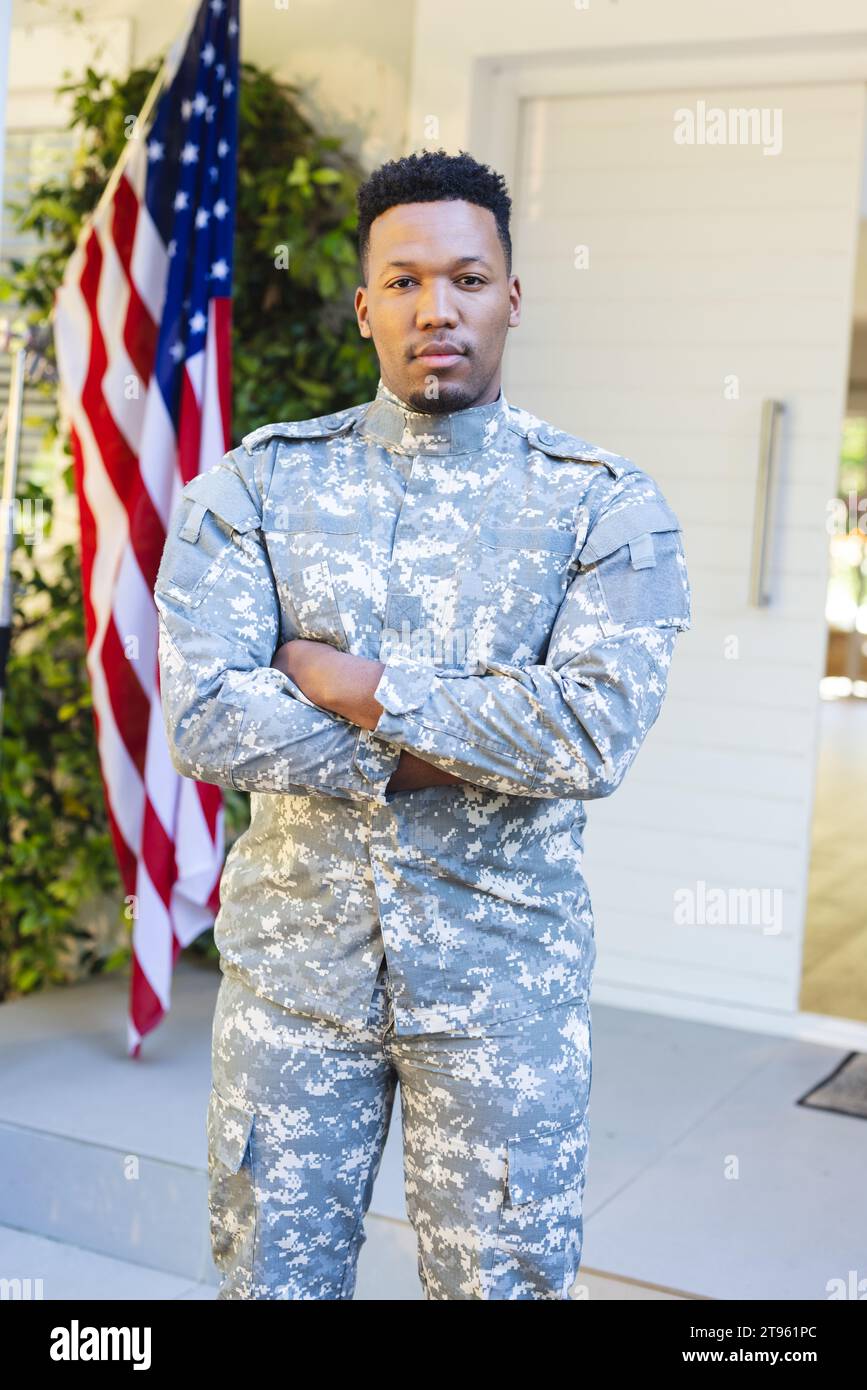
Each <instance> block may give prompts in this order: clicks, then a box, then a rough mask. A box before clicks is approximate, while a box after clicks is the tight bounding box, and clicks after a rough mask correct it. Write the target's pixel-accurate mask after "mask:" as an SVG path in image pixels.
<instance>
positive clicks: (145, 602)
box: [54, 0, 239, 1056]
mask: <svg viewBox="0 0 867 1390" xmlns="http://www.w3.org/2000/svg"><path fill="white" fill-rule="evenodd" d="M238 6H239V0H202V3H201V4H200V5H198V6H197V7H196V8H194V10H193V11H192V12H191V13H190V15H189V16H188V19H187V23H186V26H185V29H184V32H183V33H182V34H181V35H180V36H179V37H178V39H177V40H176V42H175V43H174V45H173V46H172V49H171V50H170V52H169V54H168V57H167V59H166V62H165V64H164V65H163V68H162V70H161V73H160V75H159V77H158V78H157V80H156V82H155V83H154V86H153V88H152V89H151V92H150V93H149V95H148V99H147V101H146V102H145V105H144V107H143V109H142V112H141V114H140V116H139V118H138V122H137V124H138V126H139V129H138V130H136V129H135V128H134V129H133V133H132V137H131V138H130V140H129V144H128V146H127V148H126V150H125V151H124V155H123V156H122V158H121V160H120V161H119V163H118V166H117V168H116V169H115V170H114V171H113V173H112V177H111V179H110V180H109V183H108V184H107V186H106V189H105V190H104V193H103V197H102V198H101V200H100V203H99V204H98V206H97V208H96V210H95V212H94V214H93V215H92V217H91V218H90V219H89V220H88V222H87V223H86V225H85V227H84V228H83V230H82V234H81V236H80V238H79V240H78V244H77V246H76V249H75V251H74V253H73V255H72V256H71V258H70V260H69V263H68V265H67V267H66V270H65V273H64V278H63V284H62V285H61V286H60V288H59V289H58V291H57V294H56V297H55V303H54V336H55V344H56V350H57V361H58V370H59V375H60V388H61V391H60V403H61V414H62V417H63V419H64V422H65V425H66V428H67V429H68V431H69V437H70V444H71V449H72V454H73V467H74V474H75V481H76V490H77V493H78V504H79V515H80V526H81V568H82V586H83V594H84V610H85V623H86V634H87V669H88V674H89V678H90V682H91V688H92V692H93V710H94V722H95V729H96V738H97V743H98V749H99V760H100V770H101V776H102V783H103V788H104V793H105V802H106V807H107V810H108V817H109V822H110V825H111V833H112V836H113V839H114V846H115V850H116V853H117V858H118V862H119V865H120V871H121V876H122V879H123V883H124V887H125V893H126V899H127V905H128V911H127V915H128V916H129V917H131V919H132V923H133V930H132V956H133V959H132V975H131V985H130V1010H129V1026H128V1050H129V1053H130V1054H131V1055H132V1056H138V1054H139V1051H140V1046H141V1039H142V1037H143V1036H144V1035H145V1034H146V1033H148V1032H150V1030H151V1029H153V1028H155V1027H156V1025H157V1024H158V1023H159V1022H160V1020H161V1019H162V1017H163V1015H164V1014H165V1013H166V1011H167V1010H168V1008H169V1006H170V997H171V981H172V969H173V966H174V963H175V960H176V959H177V956H178V954H179V953H180V951H181V948H182V947H183V946H186V945H188V944H189V943H190V942H191V941H192V940H193V939H194V938H195V937H196V936H198V935H199V934H200V933H201V932H202V931H204V930H205V929H206V928H207V927H208V926H210V925H211V923H212V922H213V920H214V916H215V914H216V912H217V910H218V908H219V881H220V873H221V870H222V866H223V851H224V841H223V797H222V792H221V791H220V788H219V787H216V786H213V785H211V784H206V783H201V782H195V781H191V780H189V779H187V778H184V777H181V776H180V775H179V774H178V773H177V771H176V770H175V769H174V767H173V766H172V763H171V760H170V757H169V751H168V747H167V744H166V737H165V728H164V725H163V722H162V713H161V706H160V690H159V666H158V650H157V649H158V621H157V610H156V605H155V603H154V599H153V588H154V584H155V582H156V575H157V570H158V568H159V563H160V558H161V555H162V550H163V545H164V543H165V538H166V527H167V525H168V522H169V519H170V516H171V513H172V509H173V507H174V505H175V503H176V502H177V500H178V494H179V492H180V489H181V487H182V486H183V485H184V484H185V483H187V482H188V481H189V480H190V478H192V477H194V476H195V475H196V474H197V473H201V472H203V471H204V470H205V469H206V468H210V467H212V466H213V464H214V463H216V462H217V461H218V460H219V459H220V458H221V457H222V455H223V454H224V453H225V452H226V450H227V449H228V448H230V447H231V445H230V419H231V413H230V408H231V324H232V318H231V310H232V300H231V293H232V239H233V232H234V222H235V216H234V214H235V187H236V166H237V146H238V138H237V136H238V131H237V122H238V81H239V65H238V42H239V23H238ZM151 117H152V119H151Z"/></svg>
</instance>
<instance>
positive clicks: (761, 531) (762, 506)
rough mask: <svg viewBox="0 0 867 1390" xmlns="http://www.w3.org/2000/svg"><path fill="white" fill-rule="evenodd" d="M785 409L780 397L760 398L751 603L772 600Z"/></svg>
mask: <svg viewBox="0 0 867 1390" xmlns="http://www.w3.org/2000/svg"><path fill="white" fill-rule="evenodd" d="M784 410H785V406H784V405H783V402H782V401H773V400H766V401H763V402H762V423H761V429H760V432H759V469H758V476H757V478H756V507H755V516H754V519H753V551H752V561H751V564H750V604H751V605H752V606H753V607H754V608H764V607H765V606H766V605H767V604H769V603H770V601H771V595H770V590H769V589H768V575H767V569H768V557H769V554H770V538H771V522H772V520H773V510H774V502H775V500H776V483H777V465H778V454H779V447H778V446H779V423H780V418H781V416H782V414H783V411H784Z"/></svg>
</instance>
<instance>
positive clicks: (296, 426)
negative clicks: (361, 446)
mask: <svg viewBox="0 0 867 1390" xmlns="http://www.w3.org/2000/svg"><path fill="white" fill-rule="evenodd" d="M366 408H367V404H366V403H365V404H364V405H351V406H349V407H348V409H346V410H338V411H335V412H334V414H333V415H316V416H314V418H313V419H312V420H279V421H276V422H274V423H273V424H270V425H260V426H259V428H258V429H255V430H251V431H250V433H249V434H245V435H244V437H243V439H242V440H241V443H242V444H243V446H244V448H245V449H246V450H247V453H248V454H250V453H252V452H253V450H254V449H256V448H258V446H259V445H260V444H265V443H267V441H268V440H269V439H271V438H273V436H274V435H280V436H281V437H282V438H284V439H299V440H300V439H336V438H337V437H338V436H339V435H341V434H346V433H347V432H348V431H349V430H351V429H352V427H353V425H354V424H355V422H356V420H357V419H358V417H359V415H360V413H361V412H362V411H363V410H365V409H366Z"/></svg>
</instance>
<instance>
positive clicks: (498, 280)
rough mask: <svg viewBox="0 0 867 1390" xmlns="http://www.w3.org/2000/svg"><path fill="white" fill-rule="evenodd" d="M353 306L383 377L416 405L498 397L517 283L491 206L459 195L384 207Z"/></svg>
mask: <svg viewBox="0 0 867 1390" xmlns="http://www.w3.org/2000/svg"><path fill="white" fill-rule="evenodd" d="M355 312H356V315H357V318H358V327H359V330H360V332H361V335H362V337H364V338H372V339H373V342H374V346H375V348H376V352H377V356H378V357H379V368H380V375H381V376H382V380H383V382H384V383H385V385H386V386H387V387H388V388H389V390H391V391H394V393H395V395H398V396H400V398H401V399H402V400H404V401H406V402H407V404H408V405H411V406H412V407H413V409H414V410H421V411H427V412H429V413H430V414H443V413H444V412H446V411H449V410H464V409H466V407H468V406H472V405H484V404H487V403H488V402H489V401H493V400H496V398H497V394H498V392H499V390H500V370H501V363H502V357H503V348H504V346H505V342H506V333H507V332H508V330H509V329H510V328H514V327H516V326H517V324H518V323H519V322H520V317H521V287H520V284H519V282H518V277H517V276H516V275H509V274H507V271H506V257H505V252H504V250H503V246H502V243H501V242H500V238H499V236H498V235H497V224H496V221H495V219H494V214H493V213H492V212H491V211H490V210H489V209H488V208H482V207H478V206H477V204H475V203H467V202H464V201H463V200H462V199H446V200H444V201H442V202H437V203H402V204H399V205H398V206H397V207H393V208H389V209H388V211H387V212H383V213H381V214H380V215H379V217H376V218H374V220H373V222H372V223H371V226H370V243H369V258H368V270H367V284H366V285H363V286H359V288H358V289H357V290H356V292H355Z"/></svg>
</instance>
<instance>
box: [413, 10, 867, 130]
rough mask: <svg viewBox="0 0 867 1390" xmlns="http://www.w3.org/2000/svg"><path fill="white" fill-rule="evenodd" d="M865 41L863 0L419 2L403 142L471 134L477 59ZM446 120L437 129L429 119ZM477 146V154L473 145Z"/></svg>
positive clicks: (866, 18)
mask: <svg viewBox="0 0 867 1390" xmlns="http://www.w3.org/2000/svg"><path fill="white" fill-rule="evenodd" d="M846 34H852V35H854V36H857V37H858V39H859V40H860V42H861V43H863V42H864V41H865V38H867V5H865V4H864V0H824V3H823V4H821V5H817V4H816V3H815V0H726V3H721V2H718V3H717V2H713V3H712V0H652V3H649V0H587V3H586V7H581V8H579V7H578V4H576V3H573V2H571V0H533V3H532V4H525V3H521V2H520V0H511V3H504V0H416V21H415V41H414V46H413V71H412V80H411V87H410V112H409V127H408V132H407V144H406V149H407V150H409V149H420V148H422V147H426V148H433V147H435V146H436V145H438V144H440V143H442V144H443V146H444V147H445V148H446V149H448V150H450V151H452V152H455V151H457V150H458V149H459V148H461V147H463V148H466V147H467V146H466V141H467V140H468V139H469V133H470V96H471V88H472V76H473V74H472V68H473V63H474V61H475V60H476V59H477V58H479V57H486V58H489V57H492V56H507V55H514V54H521V55H525V54H539V55H542V54H548V55H556V56H557V57H560V58H564V57H566V56H567V55H568V54H570V53H575V52H578V51H590V50H593V49H600V50H604V49H607V50H611V49H617V50H620V52H621V54H622V56H623V57H624V58H629V57H631V56H634V50H637V49H644V48H646V47H647V46H651V47H654V46H655V47H659V48H667V49H669V50H672V49H674V48H675V47H680V48H682V47H683V46H684V45H687V44H700V45H702V46H705V45H707V43H708V41H709V40H712V41H713V42H714V45H715V46H716V48H717V51H718V52H720V53H722V52H723V51H724V46H725V44H726V43H731V42H732V41H736V40H744V39H750V40H753V41H754V45H755V51H756V52H759V51H760V50H761V49H762V48H765V49H771V50H773V49H775V48H776V49H779V50H780V51H783V50H784V49H785V48H786V46H787V45H789V44H792V43H796V42H799V41H802V40H803V38H804V37H805V36H807V35H816V36H817V43H818V44H821V42H822V39H823V38H828V37H832V36H835V35H837V36H839V35H846ZM431 116H434V117H436V119H437V120H438V122H439V130H438V132H437V133H436V134H434V135H433V136H430V135H429V134H428V132H427V131H426V126H425V123H426V121H427V120H429V118H430V117H431ZM471 153H472V151H471Z"/></svg>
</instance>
